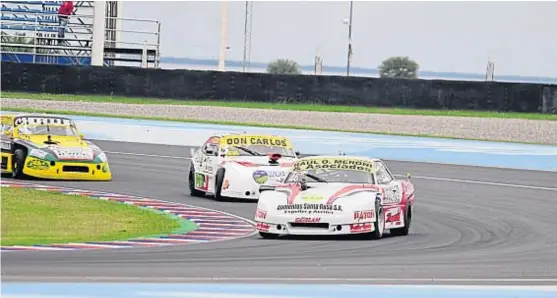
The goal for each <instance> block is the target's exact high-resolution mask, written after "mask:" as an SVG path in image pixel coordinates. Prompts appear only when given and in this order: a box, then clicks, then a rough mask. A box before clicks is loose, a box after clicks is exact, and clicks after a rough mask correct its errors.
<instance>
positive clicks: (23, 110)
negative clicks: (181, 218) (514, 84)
mask: <svg viewBox="0 0 557 298" xmlns="http://www.w3.org/2000/svg"><path fill="white" fill-rule="evenodd" d="M2 109H3V110H9V111H14V112H23V113H45V114H58V115H75V116H89V117H107V118H120V119H138V120H156V121H172V122H183V123H203V124H220V125H240V126H252V127H273V128H286V129H304V130H317V131H335V132H351V133H365V134H369V133H372V134H379V135H393V136H407V137H425V138H441V139H453V140H472V141H489V142H501V143H522V144H539V145H544V144H543V143H536V142H519V141H494V140H489V139H474V138H462V137H458V138H457V137H449V136H437V135H428V134H406V133H388V132H376V131H366V130H345V129H329V128H318V127H311V126H303V125H282V124H264V123H253V122H238V121H218V120H199V119H177V118H166V117H145V116H126V115H113V114H105V113H90V112H74V111H65V110H47V109H33V108H18V107H10V106H3V107H2Z"/></svg>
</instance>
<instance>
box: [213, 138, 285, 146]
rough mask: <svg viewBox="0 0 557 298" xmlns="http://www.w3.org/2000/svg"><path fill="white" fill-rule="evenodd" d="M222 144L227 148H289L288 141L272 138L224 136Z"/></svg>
mask: <svg viewBox="0 0 557 298" xmlns="http://www.w3.org/2000/svg"><path fill="white" fill-rule="evenodd" d="M222 143H223V145H224V144H226V145H229V146H250V145H263V146H277V147H290V144H289V143H290V142H289V141H288V139H286V138H283V137H272V136H226V137H223V138H222Z"/></svg>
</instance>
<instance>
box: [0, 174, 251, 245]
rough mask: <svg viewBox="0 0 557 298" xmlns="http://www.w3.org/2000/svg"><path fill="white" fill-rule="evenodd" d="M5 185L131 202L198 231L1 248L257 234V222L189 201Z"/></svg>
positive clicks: (176, 241)
mask: <svg viewBox="0 0 557 298" xmlns="http://www.w3.org/2000/svg"><path fill="white" fill-rule="evenodd" d="M0 186H1V187H13V188H30V189H36V190H43V191H49V192H58V193H63V194H69V195H79V196H84V197H88V198H91V199H97V200H107V201H113V202H119V203H122V204H130V205H134V206H137V207H141V208H146V209H151V210H153V211H159V212H161V211H162V212H166V213H170V214H172V215H174V216H177V217H181V218H183V219H185V220H189V221H192V222H194V223H195V224H197V226H198V228H197V229H196V230H193V231H190V232H186V233H178V234H169V235H161V236H157V237H140V238H134V239H129V240H114V241H98V242H97V241H95V242H84V243H53V244H41V245H13V246H0V251H2V252H10V251H53V250H55V251H63V250H90V249H110V248H133V247H160V246H170V245H191V244H196V243H208V242H220V241H225V240H233V239H239V238H244V237H249V236H251V235H253V234H254V233H256V232H257V231H256V230H255V224H254V222H253V221H251V220H248V219H245V218H242V217H239V216H236V215H233V214H230V213H226V212H222V211H218V210H213V209H208V208H202V207H197V206H192V205H187V204H181V203H174V202H169V201H163V200H155V199H151V198H145V197H137V196H131V195H123V194H116V193H109V192H103V191H91V190H82V189H73V188H68V187H60V186H50V185H41V184H34V183H29V182H19V181H11V180H10V181H1V182H0Z"/></svg>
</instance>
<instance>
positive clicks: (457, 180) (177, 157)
mask: <svg viewBox="0 0 557 298" xmlns="http://www.w3.org/2000/svg"><path fill="white" fill-rule="evenodd" d="M107 153H112V154H122V155H136V156H144V157H156V158H172V159H185V160H190V159H191V158H190V157H181V156H167V155H152V154H141V153H128V152H109V151H107ZM395 176H396V177H400V178H404V177H406V175H395ZM412 178H416V179H424V180H434V181H445V182H456V183H466V184H480V185H490V186H503V187H512V188H525V189H535V190H549V191H557V187H546V186H535V185H523V184H510V183H501V182H489V181H478V180H466V179H453V178H443V177H429V176H412Z"/></svg>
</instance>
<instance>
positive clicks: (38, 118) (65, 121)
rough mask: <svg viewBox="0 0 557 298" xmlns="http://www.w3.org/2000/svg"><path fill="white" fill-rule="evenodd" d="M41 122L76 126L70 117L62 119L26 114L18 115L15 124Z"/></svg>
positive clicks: (41, 123)
mask: <svg viewBox="0 0 557 298" xmlns="http://www.w3.org/2000/svg"><path fill="white" fill-rule="evenodd" d="M23 123H25V124H40V125H46V124H62V125H68V126H71V127H74V126H75V124H74V123H73V121H72V120H69V119H62V118H56V117H44V116H24V117H17V118H15V121H14V124H15V125H16V126H17V125H20V124H23Z"/></svg>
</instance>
